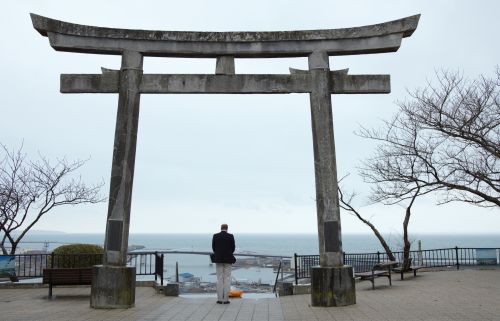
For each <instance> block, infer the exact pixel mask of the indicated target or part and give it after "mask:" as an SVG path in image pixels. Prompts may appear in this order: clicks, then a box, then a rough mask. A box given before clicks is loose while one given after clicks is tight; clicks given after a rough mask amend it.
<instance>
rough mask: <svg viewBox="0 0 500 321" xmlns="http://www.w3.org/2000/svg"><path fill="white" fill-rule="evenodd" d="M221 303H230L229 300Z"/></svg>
mask: <svg viewBox="0 0 500 321" xmlns="http://www.w3.org/2000/svg"><path fill="white" fill-rule="evenodd" d="M222 303H223V304H229V303H231V302H229V301H224V302H222Z"/></svg>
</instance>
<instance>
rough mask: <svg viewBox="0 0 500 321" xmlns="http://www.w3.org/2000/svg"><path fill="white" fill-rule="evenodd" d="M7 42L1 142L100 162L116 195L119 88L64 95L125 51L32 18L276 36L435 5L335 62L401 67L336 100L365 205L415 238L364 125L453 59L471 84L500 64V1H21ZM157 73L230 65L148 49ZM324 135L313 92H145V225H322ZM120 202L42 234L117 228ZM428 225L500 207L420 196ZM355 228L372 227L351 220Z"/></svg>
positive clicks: (258, 63) (94, 173)
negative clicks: (385, 189)
mask: <svg viewBox="0 0 500 321" xmlns="http://www.w3.org/2000/svg"><path fill="white" fill-rule="evenodd" d="M1 7H2V11H3V14H2V19H1V20H0V35H1V41H2V47H1V48H2V50H0V59H1V60H0V61H2V62H3V68H2V73H0V83H1V87H0V88H1V89H0V90H1V95H2V96H1V97H2V102H1V104H0V110H1V114H0V142H2V143H4V144H6V145H7V146H9V147H11V148H13V147H17V146H19V145H20V144H21V142H22V141H23V140H24V146H25V151H26V152H28V153H29V154H30V155H31V156H32V157H35V156H36V153H37V152H38V151H39V152H40V153H42V154H44V155H46V156H48V157H49V158H51V159H56V158H57V157H64V156H66V157H67V158H69V159H76V158H80V159H86V158H89V157H90V160H89V161H88V162H87V164H86V165H85V167H84V169H83V170H82V171H81V174H82V177H83V178H84V179H85V180H86V181H87V182H99V181H104V182H105V183H106V186H105V187H104V188H103V190H102V193H103V195H107V194H108V190H109V184H108V183H109V175H110V172H111V158H112V149H113V139H114V126H115V116H116V106H117V101H118V96H117V95H115V94H108V95H96V94H65V95H63V94H61V93H59V75H60V74H61V73H99V72H100V67H101V66H103V67H106V68H112V69H119V66H120V58H119V57H117V56H102V55H90V54H86V55H84V54H76V53H61V52H56V51H54V50H53V49H52V48H51V47H50V46H49V43H48V40H47V38H45V37H42V36H40V35H39V34H38V33H37V32H36V31H35V30H34V29H33V28H32V25H31V20H30V17H29V13H30V12H33V13H36V14H40V15H43V16H47V17H50V18H55V19H59V20H64V21H68V22H73V23H79V24H88V25H96V26H104V27H119V28H130V29H155V30H186V31H265V30H269V31H273V30H278V31H280V30H302V29H331V28H342V27H354V26H361V25H368V24H374V23H380V22H385V21H389V20H394V19H399V18H403V17H406V16H410V15H414V14H418V13H420V14H422V17H421V19H420V23H419V26H418V28H417V31H416V32H415V33H414V34H413V36H412V37H410V38H405V39H403V43H402V46H401V48H400V50H399V51H398V52H396V53H388V54H377V55H365V56H347V57H333V58H330V66H331V68H332V69H342V68H349V70H350V71H349V72H350V73H351V74H377V73H379V74H390V75H391V87H392V93H391V94H388V95H357V96H354V95H351V96H348V95H344V96H342V95H335V96H332V101H333V109H334V128H335V138H336V148H337V167H338V171H339V177H341V176H343V175H345V174H347V173H351V175H350V177H349V179H348V180H347V181H346V183H347V186H350V187H351V188H352V189H354V188H355V189H356V191H357V192H358V193H360V194H362V195H361V196H360V197H359V199H358V205H359V206H363V207H362V208H361V211H362V213H365V214H366V216H367V217H370V218H371V219H372V221H373V222H374V223H375V224H376V225H377V226H378V227H379V228H380V229H381V230H382V231H384V232H387V233H393V234H400V233H401V226H402V220H403V215H404V209H403V208H401V207H398V206H392V207H386V206H364V205H365V204H366V201H365V200H364V199H363V194H364V195H366V193H367V192H368V187H367V186H366V185H365V184H363V183H362V181H361V180H360V179H359V178H358V177H357V170H356V166H358V165H359V163H360V161H361V160H362V159H363V158H365V157H367V156H369V155H370V153H371V151H372V148H373V143H371V142H368V141H365V140H363V139H361V138H359V137H357V136H355V135H354V134H353V131H354V130H355V129H357V128H359V126H360V125H362V126H365V127H378V126H380V124H381V119H384V118H386V119H387V118H389V117H390V116H391V115H392V114H393V113H394V112H395V110H396V106H395V104H394V102H395V101H397V100H400V99H404V97H405V96H406V89H413V88H416V87H421V86H423V85H424V84H425V82H426V81H427V80H432V79H433V78H434V71H435V70H436V69H439V68H444V69H450V70H457V69H460V71H462V72H463V74H464V75H465V76H467V77H477V76H478V75H480V74H486V75H491V74H492V72H493V71H494V69H495V66H496V65H498V63H499V62H498V57H500V47H499V43H498V41H497V40H498V30H500V19H498V12H500V2H498V1H465V0H449V1H412V2H410V1H400V0H399V1H398V0H393V1H392V0H391V1H371V0H363V1H361V0H360V1H346V0H344V1H337V0H334V1H332V0H328V1H318V0H309V1H303V0H300V1H294V0H287V1H270V0H253V1H246V2H238V1H234V0H233V1H229V0H228V1H203V0H184V1H148V0H143V1H128V0H127V1H95V0H87V1H78V2H76V1H41V0H34V1H6V2H4V3H3V4H2V5H1ZM144 67H145V72H148V73H214V71H215V60H214V59H205V60H199V59H197V60H195V59H169V58H146V59H145V62H144ZM288 67H293V68H302V69H306V68H307V60H306V59H305V58H299V59H260V60H258V59H251V60H250V59H247V60H243V59H239V60H236V72H237V73H269V74H273V73H288ZM314 195H315V191H314V170H313V151H312V135H311V124H310V114H309V97H308V96H307V95H299V94H293V95H268V96H264V95H241V96H237V95H232V96H230V95H142V97H141V115H140V123H139V136H138V147H137V159H136V169H135V180H134V192H133V202H132V216H131V232H156V233H163V232H212V231H214V230H216V229H217V228H218V226H219V224H220V223H222V222H226V223H228V224H229V225H230V229H231V230H232V231H233V232H236V233H238V232H271V233H275V232H278V233H294V232H303V233H315V232H316V208H315V202H314ZM106 212H107V204H106V203H103V204H99V205H92V206H90V205H89V206H79V207H66V208H62V209H60V210H56V211H54V212H53V213H50V214H49V215H48V216H47V217H45V218H44V219H43V220H42V221H40V222H39V224H37V227H36V229H46V230H61V231H67V232H103V231H104V229H105V221H106ZM410 229H411V231H413V232H419V233H423V232H446V233H451V232H474V233H477V232H480V233H498V230H499V229H500V213H499V211H498V210H497V209H496V210H485V209H479V208H476V207H472V206H468V205H464V204H452V205H447V206H439V207H438V206H435V205H434V199H432V198H429V199H425V200H419V201H418V203H417V204H416V207H415V209H414V214H413V217H412V221H411V223H410ZM342 230H343V232H344V233H360V232H361V233H364V232H367V233H368V232H369V230H368V228H367V227H365V226H364V225H363V224H362V223H361V222H359V221H357V220H356V219H355V218H353V217H351V216H349V215H348V214H343V215H342Z"/></svg>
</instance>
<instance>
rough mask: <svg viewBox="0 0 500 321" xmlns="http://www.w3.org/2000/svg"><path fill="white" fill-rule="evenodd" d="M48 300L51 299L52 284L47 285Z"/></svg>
mask: <svg viewBox="0 0 500 321" xmlns="http://www.w3.org/2000/svg"><path fill="white" fill-rule="evenodd" d="M49 299H52V283H49Z"/></svg>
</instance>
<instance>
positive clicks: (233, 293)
mask: <svg viewBox="0 0 500 321" xmlns="http://www.w3.org/2000/svg"><path fill="white" fill-rule="evenodd" d="M242 294H243V291H242V290H230V291H229V297H230V298H241V295H242Z"/></svg>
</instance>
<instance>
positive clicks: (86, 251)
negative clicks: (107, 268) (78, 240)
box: [49, 244, 104, 268]
mask: <svg viewBox="0 0 500 321" xmlns="http://www.w3.org/2000/svg"><path fill="white" fill-rule="evenodd" d="M103 253H104V248H103V247H102V246H99V245H95V244H70V245H63V246H59V247H58V248H56V249H55V250H54V251H53V252H52V254H53V255H52V256H51V257H52V259H53V260H54V261H53V262H52V259H51V261H50V265H49V266H51V267H54V268H79V267H92V266H94V265H99V264H102V255H103ZM52 263H53V265H52Z"/></svg>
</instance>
